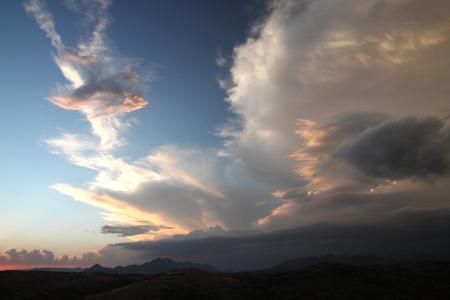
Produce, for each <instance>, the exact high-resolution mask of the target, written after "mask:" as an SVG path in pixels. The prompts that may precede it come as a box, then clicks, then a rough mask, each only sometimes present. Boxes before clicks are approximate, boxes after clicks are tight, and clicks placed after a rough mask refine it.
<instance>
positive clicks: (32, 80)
mask: <svg viewBox="0 0 450 300" xmlns="http://www.w3.org/2000/svg"><path fill="white" fill-rule="evenodd" d="M0 37H1V39H2V47H1V50H0V53H1V55H0V65H1V69H0V87H1V89H0V90H1V92H2V109H1V110H0V122H1V126H0V131H1V132H0V133H1V136H2V138H3V141H2V147H1V148H0V157H1V165H2V167H1V169H0V182H1V188H0V228H1V230H0V269H9V268H27V267H35V266H58V267H61V266H89V265H91V264H94V263H102V264H104V265H108V266H114V265H119V264H131V263H141V262H145V261H148V260H150V259H154V258H157V257H171V258H173V259H178V260H192V261H195V262H199V263H209V264H212V265H214V266H215V267H218V268H225V269H230V268H231V269H235V270H246V269H257V268H263V267H270V266H271V265H272V264H275V263H279V262H281V261H283V260H285V259H290V258H297V257H302V256H308V255H324V254H328V253H334V254H377V255H391V254H404V255H431V256H439V255H442V254H445V253H448V251H449V250H450V240H449V236H450V235H449V233H450V232H449V230H450V226H449V225H450V203H449V199H448V195H449V192H450V188H449V187H450V179H449V173H450V128H449V116H450V99H449V95H450V85H449V84H448V80H449V78H450V77H449V70H450V58H449V57H448V53H449V50H450V49H449V48H450V3H449V2H448V1H446V0H431V1H422V0H400V1H387V0H364V1H361V0H342V1H339V2H338V1H334V0H270V1H265V2H264V1H253V0H248V1H218V0H217V1H200V0H199V1H193V2H180V1H137V0H132V1H110V0H91V1H87V0H62V1H56V0H52V1H50V0H48V1H43V0H26V1H13V0H7V1H2V2H1V4H0Z"/></svg>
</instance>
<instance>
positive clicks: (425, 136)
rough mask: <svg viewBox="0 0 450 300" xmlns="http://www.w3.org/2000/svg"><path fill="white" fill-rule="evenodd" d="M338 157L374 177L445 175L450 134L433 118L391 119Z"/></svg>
mask: <svg viewBox="0 0 450 300" xmlns="http://www.w3.org/2000/svg"><path fill="white" fill-rule="evenodd" d="M338 155H339V156H340V157H343V158H345V159H346V160H348V161H349V162H350V163H352V164H353V165H354V166H356V167H357V168H358V169H359V170H361V171H362V172H364V173H365V174H367V175H369V176H374V177H381V178H388V179H393V180H396V179H397V180H398V179H403V178H406V177H425V178H426V177H430V176H433V175H446V174H448V171H449V168H450V131H449V129H448V127H446V126H445V123H444V122H443V121H441V120H439V119H437V118H433V117H430V118H425V119H418V118H415V117H409V118H404V119H398V120H391V121H387V122H385V123H382V124H380V125H379V126H376V127H373V128H370V129H368V130H366V131H364V132H363V133H361V134H360V135H359V136H357V137H356V138H355V140H354V141H353V142H352V143H351V144H350V145H348V146H346V147H344V148H343V149H341V150H339V152H338Z"/></svg>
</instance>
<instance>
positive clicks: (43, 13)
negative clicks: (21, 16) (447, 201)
mask: <svg viewBox="0 0 450 300" xmlns="http://www.w3.org/2000/svg"><path fill="white" fill-rule="evenodd" d="M24 7H25V11H26V12H27V13H28V14H30V15H32V16H33V17H34V18H35V19H36V22H37V23H38V25H39V27H40V28H41V29H42V30H43V31H44V32H45V34H46V35H47V37H48V38H49V39H50V41H51V43H52V45H53V47H55V48H56V49H58V50H60V49H63V48H64V44H63V42H62V39H61V36H60V35H59V34H58V32H57V31H56V29H55V22H54V20H53V16H52V15H51V14H50V13H49V12H48V11H47V8H46V7H45V5H44V3H43V2H42V1H39V0H30V1H26V2H24Z"/></svg>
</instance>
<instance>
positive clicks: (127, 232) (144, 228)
mask: <svg viewBox="0 0 450 300" xmlns="http://www.w3.org/2000/svg"><path fill="white" fill-rule="evenodd" d="M170 228H171V227H168V226H160V225H137V226H110V225H104V226H103V227H102V231H101V232H102V233H104V234H109V233H113V234H117V235H118V236H122V237H127V236H134V235H139V234H144V233H148V232H152V231H159V230H161V229H170Z"/></svg>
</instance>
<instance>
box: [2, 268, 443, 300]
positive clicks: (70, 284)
mask: <svg viewBox="0 0 450 300" xmlns="http://www.w3.org/2000/svg"><path fill="white" fill-rule="evenodd" d="M0 299H92V300H94V299H97V300H101V299H107V300H114V299H215V300H218V299H450V263H448V262H422V263H408V264H392V265H374V266H350V265H340V264H330V263H323V264H318V265H315V266H310V267H307V268H304V269H301V270H293V271H284V272H279V271H278V272H275V271H267V272H246V273H217V272H207V271H200V270H195V269H191V270H182V271H171V272H166V273H162V274H159V275H153V276H149V275H119V274H104V273H87V272H82V273H55V272H36V271H33V272H23V271H22V272H21V271H6V272H0Z"/></svg>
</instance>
